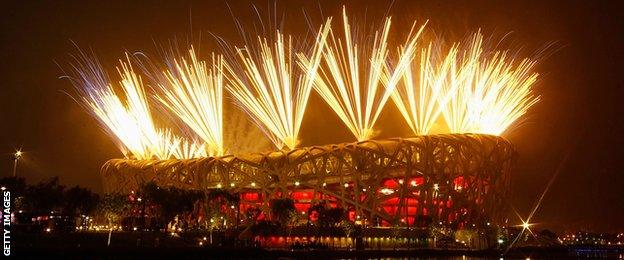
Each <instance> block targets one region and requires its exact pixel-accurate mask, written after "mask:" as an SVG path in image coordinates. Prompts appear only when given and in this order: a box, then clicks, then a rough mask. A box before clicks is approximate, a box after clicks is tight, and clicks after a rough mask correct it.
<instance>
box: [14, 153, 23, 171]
mask: <svg viewBox="0 0 624 260" xmlns="http://www.w3.org/2000/svg"><path fill="white" fill-rule="evenodd" d="M13 156H14V157H15V161H14V162H13V177H17V161H18V160H19V159H20V158H22V151H20V150H17V151H16V152H15V153H14V154H13Z"/></svg>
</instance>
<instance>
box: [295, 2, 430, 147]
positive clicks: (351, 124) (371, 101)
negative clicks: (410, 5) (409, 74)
mask: <svg viewBox="0 0 624 260" xmlns="http://www.w3.org/2000/svg"><path fill="white" fill-rule="evenodd" d="M342 18H343V30H344V35H343V38H339V37H338V36H336V34H335V33H334V31H333V29H332V31H331V32H330V35H329V37H328V42H327V48H326V49H325V51H324V52H323V60H324V61H325V62H324V66H321V67H320V73H319V74H320V75H319V77H317V78H316V81H315V85H314V87H315V89H316V91H317V93H319V95H320V96H321V97H322V98H323V100H325V102H326V103H327V104H328V105H329V106H330V107H331V108H332V110H333V111H334V112H335V113H336V114H337V115H338V117H339V118H340V119H341V120H342V121H343V122H344V124H345V125H346V126H347V128H348V129H349V130H350V131H351V133H353V135H354V136H355V137H356V138H357V140H358V141H362V140H366V139H369V138H371V137H372V135H373V125H374V124H375V122H376V121H377V118H378V117H379V114H380V113H381V111H382V109H383V107H384V105H385V103H386V101H387V100H388V99H389V98H390V96H391V94H392V93H393V91H394V88H395V86H396V84H397V83H398V82H399V80H400V79H401V75H402V73H403V70H405V69H406V68H408V67H409V64H410V62H411V60H412V59H413V58H414V52H415V49H416V43H417V39H418V37H419V36H420V33H421V32H422V30H423V29H424V27H425V25H423V26H421V27H420V28H419V30H418V31H417V32H416V33H413V32H410V34H409V36H408V40H407V42H406V44H405V48H404V49H403V51H402V52H401V55H400V57H399V59H398V62H397V65H396V67H395V69H394V71H393V72H392V73H391V74H390V75H387V76H385V75H384V70H385V69H386V62H387V61H388V43H387V40H388V35H389V32H390V24H391V19H390V18H386V20H385V22H384V24H383V27H382V29H381V31H376V32H375V34H374V37H373V41H372V42H370V41H364V40H362V39H355V38H357V37H354V34H356V33H355V31H352V28H351V25H350V24H349V20H348V17H347V13H346V9H345V8H343V11H342ZM355 36H357V35H355ZM306 67H308V68H310V70H311V68H313V67H312V66H311V65H308V66H306ZM385 77H387V78H385ZM361 78H364V79H361ZM382 83H386V84H385V88H384V87H383V86H381V85H382Z"/></svg>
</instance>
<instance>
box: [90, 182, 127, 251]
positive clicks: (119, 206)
mask: <svg viewBox="0 0 624 260" xmlns="http://www.w3.org/2000/svg"><path fill="white" fill-rule="evenodd" d="M126 202H127V198H126V196H124V195H121V194H118V193H113V194H106V195H105V196H104V198H103V199H102V200H101V201H100V204H99V205H98V208H97V211H98V212H99V213H100V214H101V215H102V216H104V218H106V220H107V221H108V226H109V227H110V230H109V232H108V242H107V243H106V245H107V246H110V242H111V236H112V233H113V223H115V222H117V221H118V220H119V219H120V218H121V215H122V214H123V212H124V210H125V208H126V206H127V203H126Z"/></svg>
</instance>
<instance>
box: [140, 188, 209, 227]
mask: <svg viewBox="0 0 624 260" xmlns="http://www.w3.org/2000/svg"><path fill="white" fill-rule="evenodd" d="M140 194H141V196H143V197H144V198H143V200H144V201H143V203H153V204H155V205H156V206H158V208H159V209H160V214H159V215H160V220H159V221H160V222H161V223H162V224H165V225H166V224H167V223H169V222H171V221H173V220H174V219H175V217H176V216H177V215H179V214H182V213H184V212H189V211H191V210H193V206H194V205H195V203H196V202H197V201H198V200H200V199H201V198H202V197H203V195H202V193H201V192H198V191H190V190H182V189H178V188H175V187H169V188H163V187H159V186H158V185H156V183H154V182H147V183H145V184H144V185H143V186H142V187H141V189H140Z"/></svg>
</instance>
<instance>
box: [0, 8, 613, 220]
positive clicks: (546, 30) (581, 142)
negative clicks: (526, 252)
mask: <svg viewBox="0 0 624 260" xmlns="http://www.w3.org/2000/svg"><path fill="white" fill-rule="evenodd" d="M18 2H22V1H13V3H7V2H5V3H3V4H2V11H1V12H2V15H1V16H0V26H1V30H0V35H1V37H0V57H1V58H0V60H1V62H0V66H1V68H0V75H1V76H0V93H1V95H0V99H1V100H0V111H1V113H0V116H1V117H0V125H2V126H1V127H0V153H1V154H2V155H3V156H2V157H1V158H3V159H2V160H0V171H1V173H2V174H3V175H4V176H6V175H10V174H11V171H12V166H13V165H12V157H11V153H12V152H13V151H14V149H15V148H19V147H23V150H24V151H25V152H26V154H25V157H24V160H23V161H22V162H21V165H20V168H19V175H21V176H24V177H26V178H27V180H28V181H29V182H37V181H40V180H43V179H46V178H50V177H51V176H57V175H58V176H60V177H61V181H62V182H63V183H65V184H66V185H76V184H78V185H81V186H86V187H89V188H92V189H94V190H96V191H101V190H102V187H101V180H100V177H99V174H98V173H99V168H100V166H101V165H102V164H103V163H104V162H105V161H106V160H108V159H110V158H115V157H120V153H119V151H118V150H117V149H116V147H115V146H114V144H113V143H112V141H111V140H110V138H109V137H108V136H106V135H105V134H104V132H103V131H102V130H101V129H100V128H99V127H98V126H97V125H96V122H95V121H94V120H93V119H92V118H91V117H90V116H89V115H88V114H87V113H85V112H84V111H83V110H81V108H80V107H79V106H78V105H77V104H75V103H74V102H73V101H72V100H71V99H70V98H69V97H68V96H67V95H65V94H63V93H62V92H61V91H63V90H69V89H70V88H71V87H70V85H69V83H68V82H67V81H64V80H59V79H58V77H59V76H61V74H62V73H61V71H60V69H59V67H58V66H57V65H56V62H58V63H60V64H65V63H66V62H67V61H68V57H67V54H68V53H70V52H73V51H74V50H75V49H73V46H72V44H71V42H70V40H73V41H75V42H77V43H78V45H79V46H81V47H82V48H89V47H91V48H93V50H95V52H96V53H97V54H98V56H99V57H100V58H101V59H102V60H103V61H104V62H105V63H106V64H108V67H110V68H111V69H112V68H113V66H112V65H114V64H115V61H116V59H117V58H120V57H122V55H123V51H124V50H132V51H134V50H145V49H153V46H154V44H153V41H157V42H164V41H166V40H167V39H170V38H172V37H174V36H177V37H180V38H185V37H187V36H189V35H198V34H199V33H202V34H203V35H204V37H203V38H202V40H201V42H202V44H204V46H210V40H211V39H210V37H207V35H208V32H209V31H210V32H214V33H217V34H220V35H224V36H232V35H233V33H232V32H233V31H234V27H233V22H232V17H231V16H230V14H229V12H228V11H227V9H226V8H227V7H226V4H225V2H223V1H214V2H209V1H197V2H189V1H169V2H170V3H166V4H165V3H160V1H155V2H145V3H139V2H138V1H133V2H132V3H130V1H99V2H98V1H63V3H61V1H37V3H18ZM86 2H88V3H86ZM163 2H164V1H163ZM174 2H175V3H174ZM319 2H320V3H321V4H319ZM441 2H443V3H438V1H432V3H429V2H422V1H406V0H405V1H396V2H395V3H394V5H393V7H392V8H391V11H390V12H391V14H392V15H394V16H395V17H396V20H395V23H396V24H398V27H402V28H407V27H405V24H409V23H403V22H405V21H410V20H411V19H413V18H429V19H430V28H432V29H434V30H435V31H436V33H437V34H439V35H441V36H442V37H445V36H448V37H455V36H457V35H460V36H461V35H465V34H467V33H469V32H471V31H474V30H476V29H477V28H483V30H484V32H486V33H487V32H490V33H495V34H498V35H503V34H505V33H506V32H510V31H513V34H512V35H511V36H510V39H513V41H514V42H515V43H516V44H517V45H518V46H524V50H529V51H530V50H536V49H539V48H541V47H543V46H544V45H545V44H547V43H550V42H556V43H557V45H556V46H557V47H556V49H555V51H554V52H552V54H551V55H550V56H549V57H548V58H547V59H545V60H543V61H542V62H541V63H540V65H539V68H538V69H539V72H540V73H541V75H542V76H541V79H540V82H539V84H538V85H537V89H538V92H539V93H540V94H541V96H542V102H541V103H539V104H537V105H536V106H535V107H534V108H533V109H532V110H531V111H530V113H529V114H530V115H529V117H528V119H527V121H526V123H525V124H524V125H522V126H521V127H518V128H517V129H516V130H515V131H512V132H511V133H507V134H505V137H506V138H508V139H509V140H511V141H512V142H513V143H514V144H515V145H516V146H517V148H518V152H519V155H520V158H519V161H518V165H517V166H516V167H515V169H514V172H513V175H512V179H513V184H512V186H513V187H512V197H511V198H510V203H511V204H512V205H513V206H514V207H516V208H517V209H518V210H519V212H521V214H523V215H524V216H526V215H527V214H528V212H529V211H530V208H531V207H532V205H533V204H534V202H535V200H536V199H537V198H538V197H539V194H540V193H541V192H542V191H543V190H544V188H545V187H546V184H547V183H548V181H549V180H550V178H551V177H552V176H553V174H554V172H555V171H556V169H557V166H558V165H559V162H560V161H561V160H562V158H563V157H564V155H565V154H566V153H568V152H569V153H570V157H569V160H568V161H567V163H566V164H564V165H563V168H562V169H561V172H560V175H559V176H558V177H557V179H555V181H554V183H553V185H552V188H551V189H550V191H549V192H548V193H547V194H546V196H545V198H544V201H543V204H542V206H541V208H540V209H539V210H538V212H537V213H536V216H535V217H534V219H533V221H534V222H538V223H540V227H544V228H552V229H555V230H558V231H562V230H570V229H588V230H598V231H623V230H624V221H622V220H623V219H624V173H623V172H622V169H623V168H624V167H623V166H624V165H623V164H624V163H623V161H624V157H623V156H622V155H621V149H624V148H623V147H624V142H623V139H624V135H623V133H624V125H623V122H622V112H624V111H623V109H622V103H623V102H624V99H623V94H624V93H623V90H622V89H623V80H622V78H623V75H624V73H623V72H624V71H623V70H622V68H623V64H622V61H623V60H624V57H623V50H624V41H623V38H624V26H623V23H624V17H623V15H622V14H623V12H622V9H621V8H620V7H618V6H615V5H609V4H607V3H606V2H607V1H567V3H566V4H561V3H558V1H552V2H548V1H496V2H497V3H496V4H494V3H489V2H487V1H474V2H472V1H466V2H457V3H455V2H453V1H441ZM599 2H600V3H599ZM613 2H617V1H613ZM251 3H253V2H249V1H234V2H230V6H231V7H232V9H233V10H234V12H235V13H237V15H239V16H240V17H241V19H243V20H244V19H253V18H249V17H248V15H249V14H250V12H249V10H251ZM256 3H257V4H258V5H259V7H261V8H263V9H266V7H267V2H266V1H257V2H256ZM319 5H320V6H321V7H322V10H323V12H324V14H325V15H336V14H338V13H339V10H340V6H341V3H340V2H334V1H318V2H317V1H282V2H279V4H278V6H279V7H278V9H279V10H280V11H284V10H286V12H287V14H288V15H287V21H288V22H289V23H288V26H290V27H304V23H303V20H302V17H303V15H302V11H301V10H302V8H305V9H307V10H308V12H309V13H311V15H312V16H316V17H317V19H316V20H317V21H318V20H319V19H318V16H319V7H318V6H319ZM347 6H348V8H349V10H350V12H351V13H352V14H353V15H354V16H360V17H363V15H364V13H365V12H367V17H369V16H370V17H379V14H383V12H384V11H385V10H386V9H387V8H388V6H389V2H383V1H353V2H349V3H348V4H347ZM191 13H192V15H191ZM375 15H376V16H375ZM191 21H192V22H191ZM397 21H398V22H397ZM191 24H192V26H191ZM310 105H311V106H314V109H313V110H308V113H307V114H306V118H305V120H304V123H303V129H302V132H303V133H302V136H301V138H302V139H303V145H312V144H326V143H332V142H345V141H350V140H352V137H351V136H350V134H349V133H348V132H347V131H346V130H345V128H344V127H342V124H341V123H340V122H339V121H338V119H337V118H334V117H328V116H326V115H327V114H328V113H330V111H329V110H328V109H327V108H326V106H325V105H324V104H323V103H321V102H320V101H319V98H318V97H314V96H313V98H312V101H311V103H310ZM386 108H387V109H386V110H385V111H384V113H382V116H381V119H380V121H378V124H377V126H378V127H377V128H379V129H381V130H382V132H381V135H380V137H391V136H397V135H404V134H407V133H408V129H407V127H406V125H405V124H404V123H403V122H402V121H401V120H400V117H399V116H398V115H397V112H396V110H395V109H394V108H393V107H392V105H391V104H390V103H389V104H388V106H387V107H386ZM319 129H322V131H319ZM512 221H517V220H514V219H512Z"/></svg>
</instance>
